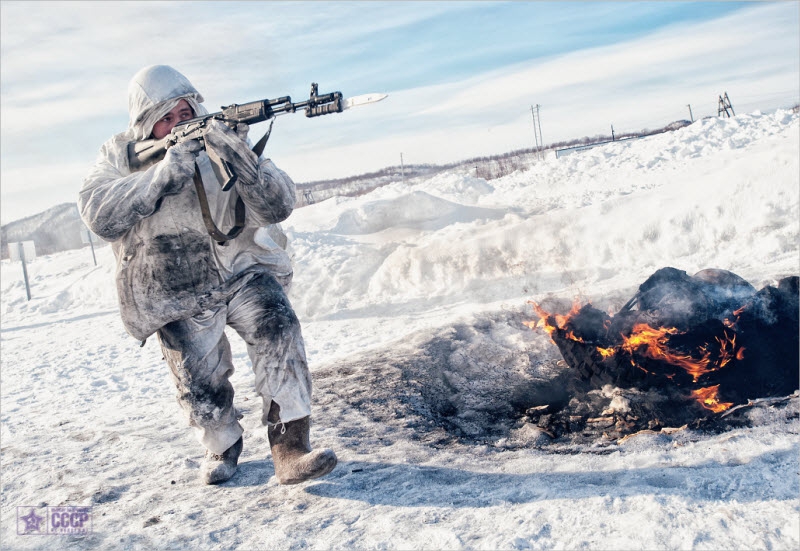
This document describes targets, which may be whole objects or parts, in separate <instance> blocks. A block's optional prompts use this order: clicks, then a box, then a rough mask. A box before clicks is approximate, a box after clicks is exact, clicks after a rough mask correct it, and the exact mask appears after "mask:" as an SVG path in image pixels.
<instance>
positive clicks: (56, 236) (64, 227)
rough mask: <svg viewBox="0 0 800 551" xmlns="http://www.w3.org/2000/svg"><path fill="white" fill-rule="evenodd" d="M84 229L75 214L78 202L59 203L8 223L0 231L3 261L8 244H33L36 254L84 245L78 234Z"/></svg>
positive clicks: (84, 230) (6, 253)
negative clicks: (27, 242) (18, 242)
mask: <svg viewBox="0 0 800 551" xmlns="http://www.w3.org/2000/svg"><path fill="white" fill-rule="evenodd" d="M82 232H83V233H84V235H85V232H86V227H85V226H84V225H83V222H82V221H81V218H80V215H79V214H78V205H77V203H61V204H60V205H56V206H55V207H52V208H49V209H47V210H46V211H44V212H40V213H39V214H34V215H33V216H28V217H27V218H23V219H22V220H16V221H14V222H9V223H8V224H5V225H4V226H2V228H0V245H1V246H0V249H1V250H2V258H8V257H9V255H8V243H9V242H11V243H14V242H17V241H33V242H34V244H35V245H36V254H37V255H45V254H53V253H57V252H59V251H66V250H68V249H80V248H81V247H84V246H86V245H85V244H84V242H83V241H84V240H85V237H84V239H83V240H82V238H81V233H82Z"/></svg>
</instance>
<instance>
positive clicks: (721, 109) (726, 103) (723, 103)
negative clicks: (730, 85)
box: [717, 92, 736, 118]
mask: <svg viewBox="0 0 800 551" xmlns="http://www.w3.org/2000/svg"><path fill="white" fill-rule="evenodd" d="M728 109H730V110H731V111H730V113H729V112H728ZM722 113H725V116H726V117H728V118H730V117H731V114H733V116H734V117H735V116H736V113H734V111H733V105H731V100H730V99H729V98H728V92H725V95H724V96H720V97H719V103H718V107H717V116H718V117H721V116H722Z"/></svg>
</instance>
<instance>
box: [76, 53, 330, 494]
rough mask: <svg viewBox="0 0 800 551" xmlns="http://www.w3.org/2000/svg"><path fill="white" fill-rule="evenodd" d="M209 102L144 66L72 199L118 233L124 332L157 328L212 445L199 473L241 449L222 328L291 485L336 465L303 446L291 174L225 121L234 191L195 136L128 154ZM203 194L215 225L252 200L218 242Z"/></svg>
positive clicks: (186, 400)
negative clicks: (241, 352)
mask: <svg viewBox="0 0 800 551" xmlns="http://www.w3.org/2000/svg"><path fill="white" fill-rule="evenodd" d="M202 102H203V97H202V96H201V95H200V94H199V93H198V92H197V90H196V89H195V88H194V86H192V84H191V83H190V82H189V80H188V79H187V78H186V77H184V76H183V75H182V74H181V73H179V72H178V71H176V70H175V69H173V68H172V67H169V66H166V65H155V66H151V67H146V68H144V69H142V70H141V71H139V72H138V73H137V74H136V75H135V76H134V77H133V79H132V80H131V82H130V85H129V87H128V110H129V113H130V122H129V125H128V129H127V130H126V131H125V132H122V133H120V134H117V135H115V136H113V137H112V138H111V139H110V140H108V141H107V142H106V143H105V144H104V145H103V146H102V148H101V150H100V154H99V156H98V158H97V161H96V163H95V165H94V166H93V167H92V169H91V170H90V171H89V175H88V176H87V177H86V179H85V180H84V184H83V187H82V189H81V192H80V197H79V200H78V205H79V208H80V211H81V217H82V218H83V220H84V222H85V223H86V224H87V225H88V226H89V228H91V230H92V231H93V232H94V233H96V234H97V235H99V236H100V237H102V238H103V239H105V240H107V241H111V242H112V249H113V251H114V255H115V257H116V262H117V266H116V285H117V293H118V297H119V305H120V313H121V316H122V321H123V323H124V325H125V328H126V330H127V331H128V332H129V333H130V334H131V335H132V336H133V337H135V338H136V339H138V340H141V341H142V344H144V341H145V339H147V338H148V337H149V336H150V335H152V334H153V333H155V334H157V335H158V339H159V341H160V343H161V348H162V351H163V354H164V358H165V359H166V362H167V364H168V365H169V368H170V371H171V373H172V377H173V380H174V382H175V386H176V387H177V390H178V395H177V398H178V402H179V404H180V406H181V407H182V408H183V410H184V412H185V413H186V414H187V416H188V418H189V424H190V425H191V426H193V427H195V428H196V429H197V432H198V438H199V440H200V442H201V443H202V444H203V445H204V446H205V448H206V455H205V460H204V462H203V468H202V470H201V476H202V478H203V480H204V481H205V482H206V483H207V484H217V483H220V482H224V481H226V480H228V479H230V478H231V477H232V476H233V475H234V473H235V472H236V468H237V462H238V459H239V455H240V454H241V452H242V445H243V441H242V433H243V429H242V427H241V425H240V424H239V422H238V420H237V416H236V412H235V411H234V407H233V394H234V389H233V386H232V385H231V383H230V381H229V378H230V376H231V374H232V373H233V370H234V367H233V362H232V357H231V350H230V344H229V342H228V340H227V338H226V336H225V333H224V330H225V327H226V325H227V326H230V327H232V328H233V329H234V330H235V331H236V332H237V333H238V334H239V336H240V337H241V338H242V339H243V340H244V341H245V343H246V344H247V351H248V354H249V356H250V360H251V361H252V364H253V371H254V373H255V388H256V391H257V392H258V394H259V395H260V396H261V398H262V400H263V413H262V423H264V424H265V425H267V426H268V428H267V431H268V436H269V442H270V448H271V450H272V459H273V462H274V465H275V475H276V477H277V479H278V481H279V482H280V483H281V484H295V483H298V482H302V481H304V480H308V479H311V478H316V477H319V476H323V475H325V474H327V473H329V472H330V471H331V470H333V468H334V467H335V466H336V455H335V454H334V453H333V451H331V450H328V449H321V450H312V449H311V446H310V443H309V428H310V414H311V375H310V373H309V370H308V364H307V362H306V355H305V347H304V344H303V338H302V335H301V331H300V323H299V321H298V319H297V316H295V313H294V311H293V310H292V307H291V304H290V303H289V300H288V299H287V296H286V293H287V292H288V289H289V285H290V283H291V278H292V267H291V262H290V259H289V257H288V255H287V254H286V252H285V250H284V248H285V246H286V236H285V235H284V234H283V232H282V231H281V229H280V226H278V225H277V224H278V223H279V222H281V221H282V220H285V219H286V218H287V217H288V216H289V214H291V212H292V209H293V208H294V203H295V186H294V183H293V182H292V180H291V179H290V178H289V177H288V176H287V175H286V174H285V173H284V172H283V171H281V170H280V169H278V168H277V167H276V166H275V165H274V164H273V163H272V161H270V160H269V159H264V158H260V157H258V156H257V155H256V154H255V153H253V151H251V149H250V147H249V146H248V143H247V141H246V135H247V130H248V129H247V126H246V125H239V126H238V127H237V128H236V129H231V128H229V127H228V126H227V125H225V124H223V123H220V122H219V121H211V122H210V129H209V131H208V133H207V134H206V135H205V136H204V139H205V143H206V146H207V147H208V148H213V150H214V151H215V152H216V153H217V154H218V155H219V156H220V158H222V159H223V160H225V161H227V162H228V163H230V165H232V167H233V168H234V170H235V172H236V174H237V175H238V180H237V181H236V183H235V184H234V187H233V188H232V189H231V190H230V191H227V192H223V191H222V190H221V189H220V186H219V184H218V182H217V181H216V179H215V177H214V172H213V171H212V170H211V163H210V161H209V158H208V155H207V154H206V152H205V151H204V150H203V149H202V146H201V144H200V143H199V142H198V141H196V140H192V141H188V142H185V143H182V144H179V145H175V146H173V147H171V148H169V149H168V150H167V152H166V156H165V157H164V158H163V160H161V161H159V162H157V163H155V164H153V165H152V166H150V167H148V168H146V169H144V170H141V171H138V172H133V171H131V169H130V165H129V161H128V144H130V143H132V142H137V141H140V140H144V139H148V138H155V139H161V138H163V137H165V136H167V135H168V134H169V133H170V132H171V130H172V128H173V127H174V126H175V125H176V124H177V123H178V122H180V121H184V120H187V119H191V118H193V117H195V116H200V115H205V114H207V113H208V112H207V111H206V110H205V108H204V107H203V106H202V105H201V103H202ZM197 186H202V189H200V188H198V187H197ZM198 189H200V191H201V192H202V191H203V190H204V191H205V195H206V196H207V203H208V205H207V207H208V210H209V211H210V212H207V213H206V214H209V215H211V217H212V219H213V220H215V221H216V223H217V224H218V225H219V226H220V227H230V226H231V225H233V224H234V223H235V219H236V218H237V202H238V203H240V204H241V203H243V204H244V207H245V217H244V229H243V230H242V231H241V233H240V234H239V235H238V236H237V237H235V238H234V239H231V240H229V241H224V242H218V241H217V240H215V239H212V237H211V236H210V235H209V233H208V231H207V229H206V226H205V225H204V220H203V217H204V214H203V212H202V211H201V204H200V200H199V199H198ZM240 206H241V205H240Z"/></svg>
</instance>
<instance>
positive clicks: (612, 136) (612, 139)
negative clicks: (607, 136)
mask: <svg viewBox="0 0 800 551" xmlns="http://www.w3.org/2000/svg"><path fill="white" fill-rule="evenodd" d="M611 141H612V142H613V141H616V138H615V137H614V125H613V124H612V125H611Z"/></svg>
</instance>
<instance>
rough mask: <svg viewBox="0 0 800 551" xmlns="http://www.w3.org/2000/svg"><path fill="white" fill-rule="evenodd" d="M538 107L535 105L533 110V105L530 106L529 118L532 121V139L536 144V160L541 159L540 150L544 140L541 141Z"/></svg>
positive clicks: (540, 121) (540, 122) (540, 120)
mask: <svg viewBox="0 0 800 551" xmlns="http://www.w3.org/2000/svg"><path fill="white" fill-rule="evenodd" d="M539 107H541V105H539V104H538V103H537V104H536V110H534V107H533V105H531V118H532V119H533V139H534V141H535V142H536V157H537V158H538V159H542V158H543V156H544V155H543V153H542V148H543V147H544V139H542V119H541V117H540V116H539Z"/></svg>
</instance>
